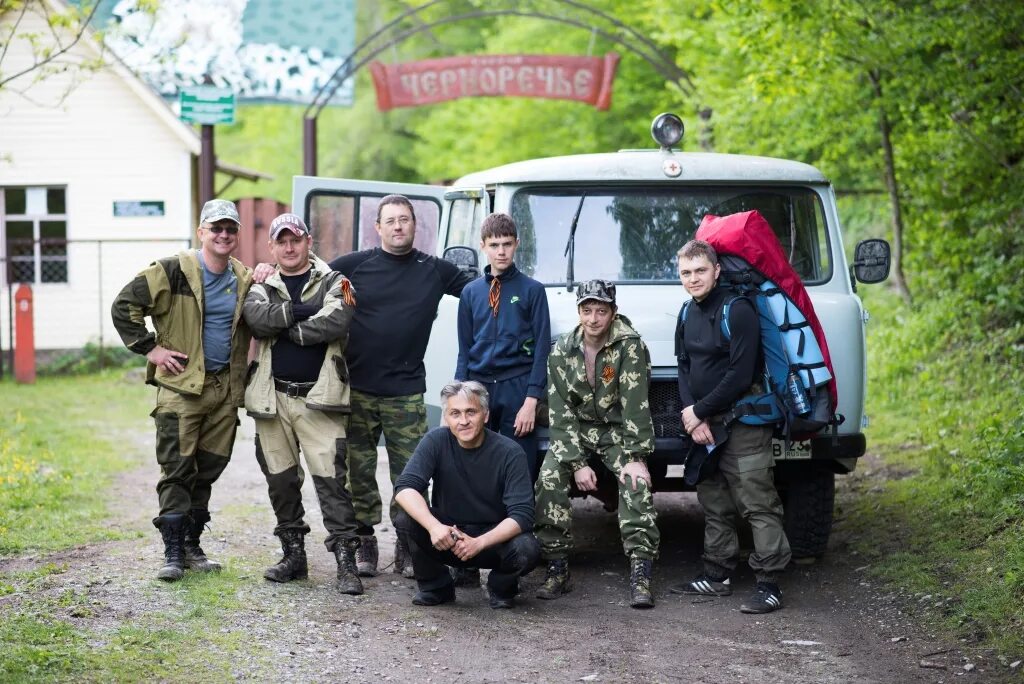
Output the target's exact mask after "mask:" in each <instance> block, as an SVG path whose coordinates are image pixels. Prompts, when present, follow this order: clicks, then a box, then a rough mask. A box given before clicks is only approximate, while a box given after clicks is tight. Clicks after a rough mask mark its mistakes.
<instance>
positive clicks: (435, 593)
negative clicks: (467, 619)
mask: <svg viewBox="0 0 1024 684" xmlns="http://www.w3.org/2000/svg"><path fill="white" fill-rule="evenodd" d="M454 600H455V585H453V584H447V585H445V586H443V587H440V588H438V589H431V590H421V591H417V592H416V595H415V596H413V597H412V604H413V605H414V606H439V605H441V604H442V603H451V602H453V601H454Z"/></svg>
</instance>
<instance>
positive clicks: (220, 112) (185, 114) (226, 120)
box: [180, 86, 235, 124]
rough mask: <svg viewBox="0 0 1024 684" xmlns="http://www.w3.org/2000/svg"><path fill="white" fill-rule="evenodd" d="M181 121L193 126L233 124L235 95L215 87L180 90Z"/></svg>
mask: <svg viewBox="0 0 1024 684" xmlns="http://www.w3.org/2000/svg"><path fill="white" fill-rule="evenodd" d="M180 101H181V120H182V121H184V122H185V123H194V124H233V123H235V93H234V92H232V90H231V89H230V88H218V87H216V86H186V87H184V88H182V89H181V100H180Z"/></svg>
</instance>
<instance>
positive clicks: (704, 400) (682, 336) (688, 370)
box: [676, 287, 761, 420]
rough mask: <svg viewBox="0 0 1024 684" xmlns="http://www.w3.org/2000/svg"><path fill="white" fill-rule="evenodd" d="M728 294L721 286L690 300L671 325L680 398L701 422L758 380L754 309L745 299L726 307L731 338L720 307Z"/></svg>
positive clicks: (758, 335)
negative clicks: (676, 323) (682, 315)
mask: <svg viewBox="0 0 1024 684" xmlns="http://www.w3.org/2000/svg"><path fill="white" fill-rule="evenodd" d="M731 296H732V293H731V292H730V291H729V290H727V289H725V288H721V287H717V288H715V289H714V290H712V291H711V294H709V295H708V296H707V297H706V298H705V299H704V301H702V302H693V303H692V304H690V310H689V312H688V314H687V317H686V324H685V325H683V323H682V321H681V320H680V323H679V326H678V328H677V329H676V355H677V356H678V358H679V398H680V399H681V400H682V402H683V406H684V407H686V406H691V405H692V406H693V412H694V414H695V415H696V416H697V417H698V418H700V419H701V420H705V419H707V418H710V417H711V416H715V415H718V414H719V413H723V412H724V411H727V410H729V409H730V408H731V407H732V405H733V404H735V403H736V400H738V399H740V398H741V397H743V396H744V395H746V394H747V393H749V391H750V386H751V385H752V384H753V383H754V381H755V380H757V379H758V378H759V377H760V375H759V373H758V366H759V364H758V361H759V360H760V358H761V329H760V327H759V324H758V322H757V312H755V311H754V307H753V305H752V304H751V303H750V302H749V301H748V300H746V299H743V298H740V299H736V300H734V301H733V303H732V305H731V306H730V307H729V332H730V335H731V339H730V340H726V339H724V336H723V335H722V309H723V307H724V306H725V302H726V300H727V299H728V298H729V297H731Z"/></svg>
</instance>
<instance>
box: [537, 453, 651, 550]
mask: <svg viewBox="0 0 1024 684" xmlns="http://www.w3.org/2000/svg"><path fill="white" fill-rule="evenodd" d="M586 453H587V458H588V461H589V462H590V465H591V466H592V467H593V466H598V467H600V465H599V464H600V463H603V464H604V465H605V467H607V468H608V470H610V471H611V473H612V475H614V476H615V480H616V482H618V479H619V474H620V473H621V472H622V468H623V467H624V466H625V465H626V464H627V463H629V461H630V459H629V458H628V457H627V456H626V454H625V453H624V452H623V450H622V447H621V446H619V445H616V444H610V445H598V446H597V447H595V448H594V449H592V450H591V449H587V450H586ZM572 482H573V469H572V465H571V464H569V463H563V462H561V461H559V460H558V459H557V458H556V457H555V455H554V454H552V453H551V451H550V450H549V451H548V453H547V455H546V456H545V457H544V463H543V464H542V465H541V467H540V477H539V478H538V479H537V485H536V492H535V493H536V498H537V515H536V526H535V529H534V532H535V534H536V535H537V540H538V541H539V542H540V547H541V556H542V557H543V558H544V560H562V559H565V558H568V556H569V551H570V550H571V549H572V507H571V506H570V504H569V487H570V485H571V484H572ZM618 486H619V509H618V513H619V533H620V534H621V535H622V548H623V550H624V551H625V552H626V555H627V556H636V557H638V558H647V559H654V558H657V556H658V542H659V540H660V538H661V534H660V533H659V531H658V514H657V512H656V511H655V510H654V495H653V493H652V492H651V490H650V487H648V485H647V483H645V482H642V481H641V482H640V483H639V484H638V486H637V488H636V491H633V488H632V485H631V484H625V485H624V484H622V483H621V482H618Z"/></svg>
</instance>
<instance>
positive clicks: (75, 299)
mask: <svg viewBox="0 0 1024 684" xmlns="http://www.w3.org/2000/svg"><path fill="white" fill-rule="evenodd" d="M5 238H6V239H5V240H4V242H3V244H2V245H0V247H2V249H3V251H2V252H0V280H2V283H3V288H4V289H3V292H2V293H0V348H2V349H0V364H2V365H0V374H6V373H7V372H9V371H10V369H11V368H13V346H14V345H13V344H12V340H13V341H14V343H15V344H16V343H17V333H16V331H15V316H14V315H13V312H14V311H15V302H14V299H15V293H16V291H17V290H18V288H19V287H20V286H21V284H23V283H24V284H28V285H30V286H31V288H32V310H33V328H34V337H35V347H36V349H37V353H38V358H40V359H45V358H46V357H47V356H48V355H52V354H53V353H55V352H60V351H66V350H71V349H81V348H82V347H84V346H85V345H87V344H95V345H98V347H99V349H100V350H101V352H102V350H103V348H104V347H110V346H118V347H119V346H121V340H120V338H119V337H118V336H117V332H116V331H115V330H114V327H113V324H112V323H111V319H110V305H111V304H112V303H113V301H114V298H115V297H116V296H117V293H118V292H120V291H121V288H122V287H124V286H125V284H127V283H128V282H129V281H130V280H131V279H132V278H133V277H134V276H135V275H136V274H137V273H138V272H139V271H140V270H142V269H143V268H144V267H145V266H147V265H148V264H150V263H152V262H153V261H154V260H156V259H159V258H161V257H165V256H168V255H171V254H174V253H176V252H177V251H179V250H181V249H184V248H187V247H188V246H189V245H190V244H191V239H190V238H121V239H109V240H108V239H86V240H65V239H61V238H51V237H45V236H41V237H40V238H39V239H31V238H23V237H17V236H15V235H10V234H8V235H5Z"/></svg>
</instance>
